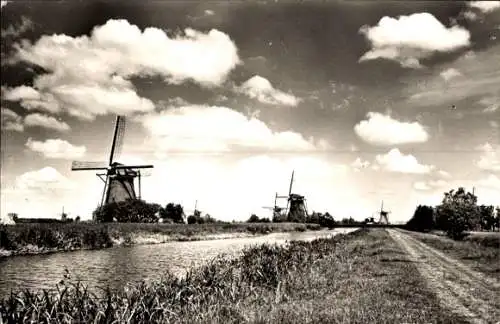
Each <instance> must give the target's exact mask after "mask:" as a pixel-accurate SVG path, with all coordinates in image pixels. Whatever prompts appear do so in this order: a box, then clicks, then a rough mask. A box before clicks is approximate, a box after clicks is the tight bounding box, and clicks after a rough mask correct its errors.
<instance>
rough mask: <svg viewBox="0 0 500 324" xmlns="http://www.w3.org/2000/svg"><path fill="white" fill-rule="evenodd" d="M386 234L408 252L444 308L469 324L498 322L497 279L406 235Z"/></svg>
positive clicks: (499, 302) (499, 317)
mask: <svg viewBox="0 0 500 324" xmlns="http://www.w3.org/2000/svg"><path fill="white" fill-rule="evenodd" d="M387 231H388V232H389V234H390V236H391V237H392V238H393V239H394V241H396V242H397V243H398V244H400V245H401V246H402V247H403V248H404V249H405V250H406V252H408V255H409V256H410V258H411V260H412V261H413V262H415V263H416V265H417V268H418V270H419V272H420V274H421V275H422V276H423V277H424V279H425V280H426V281H427V284H428V286H429V287H430V289H432V290H433V292H435V293H436V295H437V296H438V298H439V300H440V302H441V303H442V306H443V307H445V308H446V309H449V310H450V311H451V312H454V313H457V314H458V315H460V316H463V317H464V318H466V319H467V320H468V321H469V322H470V323H500V297H499V296H500V282H498V280H496V279H494V278H488V277H486V276H484V275H483V274H481V273H478V272H476V271H473V270H471V269H470V268H469V267H467V266H465V265H464V264H462V263H461V262H460V261H457V260H454V259H452V258H450V257H448V256H446V255H444V254H443V253H441V252H439V251H437V250H436V249H434V248H431V247H429V246H428V245H426V244H424V243H422V242H420V241H418V240H416V239H414V238H412V237H411V236H409V235H407V234H405V233H402V232H400V231H397V230H393V229H388V230H387Z"/></svg>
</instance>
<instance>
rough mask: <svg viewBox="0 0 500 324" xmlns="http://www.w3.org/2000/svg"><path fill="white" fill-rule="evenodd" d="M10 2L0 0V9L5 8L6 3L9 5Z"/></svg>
mask: <svg viewBox="0 0 500 324" xmlns="http://www.w3.org/2000/svg"><path fill="white" fill-rule="evenodd" d="M9 2H10V1H6V0H2V1H0V9H1V8H3V7H5V6H6V5H7V3H9Z"/></svg>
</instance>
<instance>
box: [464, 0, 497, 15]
mask: <svg viewBox="0 0 500 324" xmlns="http://www.w3.org/2000/svg"><path fill="white" fill-rule="evenodd" d="M467 5H468V6H469V7H471V8H476V9H479V10H480V11H481V12H484V13H487V12H492V11H494V10H496V9H499V8H500V1H470V2H467Z"/></svg>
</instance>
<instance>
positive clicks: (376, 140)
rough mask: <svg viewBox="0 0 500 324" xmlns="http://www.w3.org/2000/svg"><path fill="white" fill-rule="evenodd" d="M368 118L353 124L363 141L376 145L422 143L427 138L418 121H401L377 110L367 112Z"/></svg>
mask: <svg viewBox="0 0 500 324" xmlns="http://www.w3.org/2000/svg"><path fill="white" fill-rule="evenodd" d="M367 117H368V120H362V121H361V122H359V123H358V124H357V125H355V126H354V131H355V132H356V134H357V135H358V136H359V137H360V138H361V139H363V140H364V141H366V142H368V143H371V144H376V145H394V144H403V143H423V142H426V141H427V140H428V139H429V135H428V134H427V131H426V130H425V128H424V127H423V126H422V125H420V123H418V122H412V123H410V122H401V121H398V120H395V119H393V118H391V117H390V116H386V115H383V114H381V113H377V112H369V113H368V114H367Z"/></svg>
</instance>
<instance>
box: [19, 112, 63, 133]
mask: <svg viewBox="0 0 500 324" xmlns="http://www.w3.org/2000/svg"><path fill="white" fill-rule="evenodd" d="M24 124H25V125H26V126H40V127H44V128H49V129H55V130H57V131H60V132H66V131H68V130H70V127H69V125H68V124H67V123H65V122H63V121H59V120H57V119H55V118H54V117H52V116H48V115H42V114H38V113H35V114H30V115H28V116H26V117H25V118H24Z"/></svg>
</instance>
